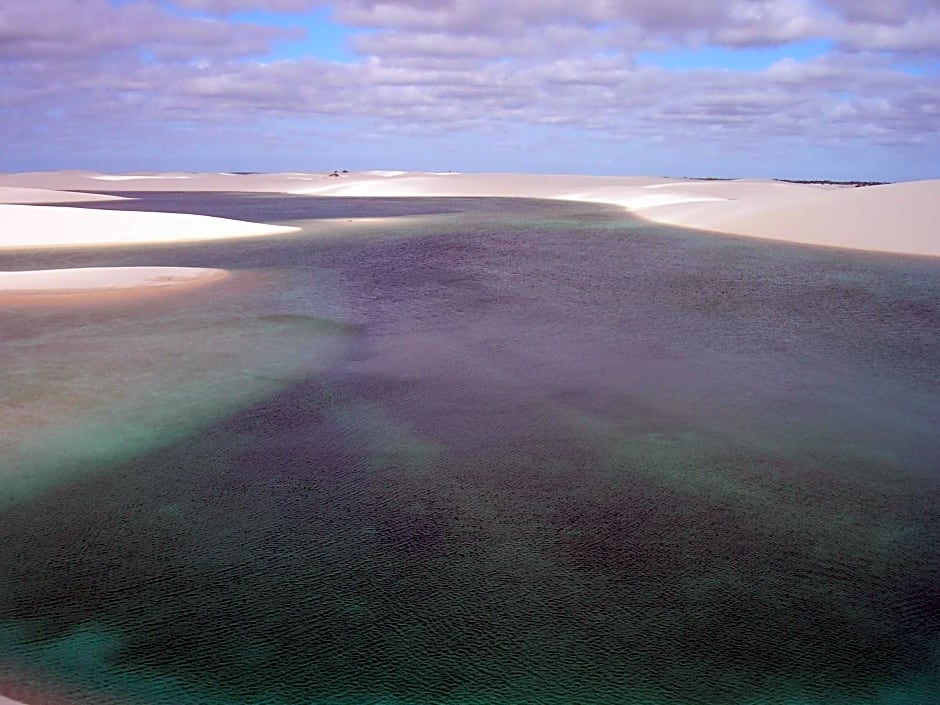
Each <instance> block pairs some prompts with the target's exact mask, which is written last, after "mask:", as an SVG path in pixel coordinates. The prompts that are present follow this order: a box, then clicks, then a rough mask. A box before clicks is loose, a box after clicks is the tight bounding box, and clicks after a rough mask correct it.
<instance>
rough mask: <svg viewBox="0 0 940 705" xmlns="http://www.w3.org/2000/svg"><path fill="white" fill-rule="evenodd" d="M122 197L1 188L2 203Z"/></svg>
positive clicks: (43, 189) (97, 199) (96, 199)
mask: <svg viewBox="0 0 940 705" xmlns="http://www.w3.org/2000/svg"><path fill="white" fill-rule="evenodd" d="M123 200H126V199H124V198H122V197H121V196H108V195H105V194H102V193H77V192H75V191H53V190H52V189H46V188H23V187H18V186H0V203H20V204H25V203H82V202H89V203H91V202H95V201H123Z"/></svg>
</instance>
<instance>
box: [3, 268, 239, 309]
mask: <svg viewBox="0 0 940 705" xmlns="http://www.w3.org/2000/svg"><path fill="white" fill-rule="evenodd" d="M226 277H228V272H226V271H225V270H223V269H206V268H200V267H85V268H80V269H46V270H38V271H29V272H0V306H36V305H64V304H72V303H79V304H85V303H91V302H96V301H105V300H108V299H110V298H115V297H119V298H126V297H128V296H146V295H151V294H160V293H166V292H169V291H179V290H181V289H187V288H192V287H196V286H203V285H205V284H211V283H212V282H217V281H221V280H222V279H225V278H226Z"/></svg>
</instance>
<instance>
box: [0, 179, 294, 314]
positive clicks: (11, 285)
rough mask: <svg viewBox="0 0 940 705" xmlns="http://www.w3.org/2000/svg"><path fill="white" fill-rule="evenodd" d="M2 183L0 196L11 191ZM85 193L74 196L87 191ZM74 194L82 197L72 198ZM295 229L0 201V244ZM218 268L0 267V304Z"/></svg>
mask: <svg viewBox="0 0 940 705" xmlns="http://www.w3.org/2000/svg"><path fill="white" fill-rule="evenodd" d="M17 190H19V191H23V189H3V192H4V196H5V197H9V196H10V192H11V191H17ZM25 190H26V191H27V192H26V193H13V194H12V195H13V197H17V198H18V197H20V196H24V197H31V198H34V199H35V200H39V201H41V200H46V201H49V200H52V201H60V200H65V199H64V198H63V194H64V193H65V192H61V191H49V190H44V191H40V192H31V189H25ZM85 195H86V194H77V196H79V197H81V196H85ZM76 200H86V199H83V198H78V199H76ZM296 231H297V228H291V227H283V226H277V225H265V224H259V223H247V222H242V221H237V220H227V219H225V218H211V217H207V216H196V215H186V214H178V213H142V212H123V211H104V210H95V209H87V208H69V207H51V206H36V205H9V204H3V205H0V250H3V249H24V248H27V249H36V248H56V247H86V246H114V245H135V244H148V243H169V242H192V241H201V240H218V239H229V238H245V237H258V236H263V235H277V234H287V233H292V232H296ZM226 276H227V272H225V271H223V270H219V269H204V268H192V267H92V268H83V269H53V270H41V271H32V272H0V305H2V306H21V305H45V304H51V305H58V304H63V303H74V302H84V301H93V300H99V299H101V298H102V297H114V296H118V295H128V294H134V295H139V294H143V293H148V294H149V293H155V292H164V291H170V290H174V291H175V290H179V289H181V288H190V287H193V286H197V285H201V284H207V283H210V282H214V281H218V280H220V279H224V278H225V277H226Z"/></svg>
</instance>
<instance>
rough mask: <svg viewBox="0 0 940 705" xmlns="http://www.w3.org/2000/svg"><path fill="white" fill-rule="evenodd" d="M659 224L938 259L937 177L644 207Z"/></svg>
mask: <svg viewBox="0 0 940 705" xmlns="http://www.w3.org/2000/svg"><path fill="white" fill-rule="evenodd" d="M642 214H643V216H644V217H647V218H650V219H651V220H655V221H657V222H660V223H669V224H673V225H681V226H684V227H690V228H698V229H702V230H713V231H716V232H722V233H730V234H734V235H747V236H750V237H761V238H770V239H774V240H786V241H788V242H797V243H805V244H812V245H825V246H828V247H843V248H851V249H860V250H872V251H880V252H895V253H902V254H914V255H932V256H940V180H932V181H914V182H908V183H901V184H889V185H885V186H866V187H864V188H842V189H817V190H816V191H815V192H814V193H803V192H799V193H792V192H787V191H786V190H784V189H778V188H776V184H772V185H769V186H768V188H767V189H766V190H765V192H764V193H763V194H757V195H755V196H753V197H751V198H747V197H742V198H737V199H734V200H726V201H718V202H714V201H713V202H708V203H695V204H692V203H686V204H683V205H680V206H674V205H673V206H663V207H659V208H654V209H651V210H646V211H644V212H643V213H642Z"/></svg>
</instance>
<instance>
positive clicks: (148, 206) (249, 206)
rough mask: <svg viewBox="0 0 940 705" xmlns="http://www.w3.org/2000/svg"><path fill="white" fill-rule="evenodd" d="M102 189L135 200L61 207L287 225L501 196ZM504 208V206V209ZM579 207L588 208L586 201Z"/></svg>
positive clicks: (449, 206)
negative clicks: (346, 194)
mask: <svg viewBox="0 0 940 705" xmlns="http://www.w3.org/2000/svg"><path fill="white" fill-rule="evenodd" d="M99 193H105V194H106V195H111V196H121V197H124V198H127V199H132V200H127V201H101V202H93V203H92V202H89V203H67V204H61V205H67V206H69V207H78V208H95V209H104V210H121V211H155V212H165V213H191V214H193V215H208V216H215V217H220V218H233V219H235V220H247V221H251V222H261V223H284V222H289V221H295V220H318V219H336V218H389V217H402V216H412V215H444V214H452V213H464V212H483V213H485V212H487V211H490V210H491V209H492V202H493V201H494V200H497V199H493V198H476V197H423V198H416V197H387V198H360V197H336V196H328V197H325V196H304V195H292V194H278V193H228V192H200V191H192V192H186V191H165V192H164V191H107V192H104V191H101V192H99ZM498 200H500V201H507V200H508V201H511V202H512V203H513V205H512V206H511V207H512V209H513V210H515V211H517V212H523V213H526V212H528V213H533V214H535V213H538V212H539V210H540V208H543V207H544V206H542V203H543V202H542V201H540V200H538V199H525V198H518V199H516V198H513V199H498ZM52 205H55V204H52ZM602 208H603V207H602ZM505 209H506V206H505V205H504V206H503V207H502V208H501V209H500V210H505ZM577 210H581V211H584V210H588V209H586V208H585V207H584V206H583V205H582V206H581V207H580V208H577Z"/></svg>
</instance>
